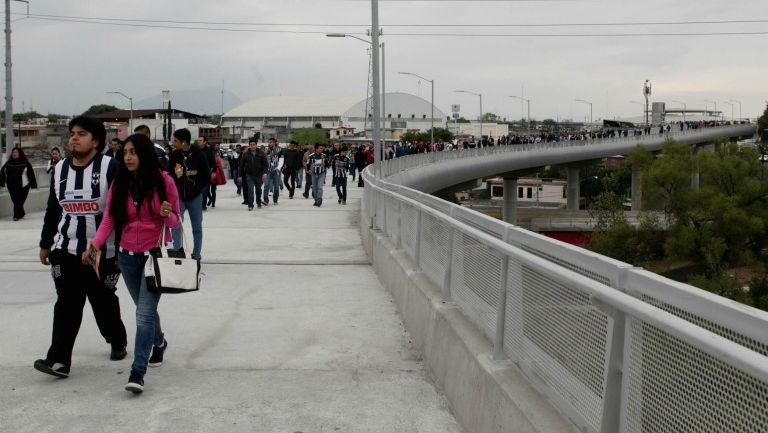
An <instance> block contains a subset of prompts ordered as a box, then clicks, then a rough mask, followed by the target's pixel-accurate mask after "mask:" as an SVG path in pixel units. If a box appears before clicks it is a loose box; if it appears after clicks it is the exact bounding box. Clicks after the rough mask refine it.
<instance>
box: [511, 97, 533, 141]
mask: <svg viewBox="0 0 768 433" xmlns="http://www.w3.org/2000/svg"><path fill="white" fill-rule="evenodd" d="M510 98H515V99H520V100H521V101H525V103H526V105H527V106H528V115H527V116H526V119H528V137H530V136H531V100H530V99H525V98H523V97H520V96H510Z"/></svg>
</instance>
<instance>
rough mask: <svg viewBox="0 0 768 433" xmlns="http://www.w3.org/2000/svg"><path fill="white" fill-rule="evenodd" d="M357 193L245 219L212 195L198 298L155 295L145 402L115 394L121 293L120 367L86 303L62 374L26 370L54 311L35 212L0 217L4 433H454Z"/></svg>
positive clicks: (121, 381)
mask: <svg viewBox="0 0 768 433" xmlns="http://www.w3.org/2000/svg"><path fill="white" fill-rule="evenodd" d="M353 185H354V184H353V183H352V182H351V181H350V199H349V204H348V205H347V206H341V205H338V204H337V203H336V200H335V194H334V193H333V192H332V191H331V187H330V185H328V186H326V200H325V204H324V205H323V207H322V208H321V209H316V208H314V207H312V202H311V200H305V199H304V198H302V197H301V196H297V198H296V199H293V200H288V197H287V194H285V195H284V196H282V197H281V199H280V204H279V206H270V207H268V208H264V209H261V210H258V209H256V210H254V211H253V212H248V211H247V210H246V208H245V206H242V205H241V204H240V201H241V199H240V198H239V197H236V196H235V194H234V188H233V187H232V186H231V185H226V186H224V187H220V191H219V198H218V203H217V207H216V208H215V209H209V211H208V212H207V213H206V214H205V216H204V244H203V262H204V266H203V272H204V273H205V277H204V281H203V287H202V289H201V291H200V292H199V293H195V294H187V295H165V296H164V297H163V299H162V300H161V302H160V314H161V317H162V321H163V328H164V331H165V332H166V336H167V338H168V341H169V348H168V351H167V352H166V357H165V360H166V362H165V363H164V364H163V366H162V367H160V368H157V369H150V371H149V372H148V374H147V376H146V378H145V379H146V390H145V392H144V394H142V395H139V396H134V395H133V394H131V393H129V392H127V391H125V390H124V389H123V386H124V385H125V383H126V381H127V375H128V373H129V369H130V364H131V361H132V352H133V350H132V349H133V348H132V342H133V336H134V334H135V321H134V313H135V308H134V306H133V303H132V302H131V300H130V297H129V296H128V294H127V292H126V290H125V288H124V286H123V285H122V282H121V283H120V287H119V289H118V294H119V296H120V299H121V302H122V305H121V307H122V311H123V320H124V322H125V324H126V328H127V329H128V338H129V340H130V341H131V343H130V344H129V356H128V358H127V359H125V360H123V361H118V362H113V361H109V359H108V358H109V346H108V345H107V344H106V343H104V341H103V339H102V338H101V337H100V336H99V334H98V330H97V328H96V325H95V322H94V319H93V315H92V313H91V311H90V308H89V307H88V306H86V311H85V313H84V318H83V326H82V328H81V331H80V335H79V337H78V340H77V344H76V346H75V353H74V358H73V365H72V371H71V375H70V377H69V378H68V379H56V378H53V377H51V376H46V375H44V374H42V373H39V372H37V371H35V370H34V369H33V368H32V362H33V361H34V360H35V359H36V358H40V357H44V355H45V352H46V350H47V348H48V345H49V343H50V333H51V320H52V310H53V303H54V300H55V292H54V289H53V282H52V280H51V277H50V274H49V271H48V268H46V267H44V266H42V265H40V264H39V262H38V261H37V254H38V248H37V243H38V241H39V233H40V228H41V225H42V214H41V213H37V214H28V216H27V217H26V218H25V219H24V220H22V221H20V222H16V223H14V222H12V221H10V220H9V219H4V220H3V221H0V238H1V239H2V245H3V248H2V250H1V251H0V431H1V432H15V433H21V432H35V433H40V432H114V431H125V432H135V431H141V432H288V433H292V432H304V433H310V432H382V433H385V432H386V433H396V432H398V433H399V432H408V433H410V432H436V433H437V432H439V433H450V432H460V431H461V428H460V427H459V426H458V424H457V423H456V421H455V420H454V418H453V416H452V415H451V413H450V410H449V408H448V407H447V402H446V400H445V398H444V397H443V396H442V395H441V394H439V393H438V391H437V390H436V389H435V387H434V386H433V384H432V382H431V381H430V380H429V379H428V378H427V377H426V374H425V372H424V369H423V366H422V364H421V362H420V357H419V354H418V353H417V352H416V351H415V350H414V349H413V348H412V344H411V341H410V337H409V335H408V333H407V332H406V331H405V329H404V328H403V325H402V322H401V318H400V316H399V315H398V314H397V312H396V310H395V307H394V304H393V302H392V299H391V297H390V295H389V294H388V293H387V292H386V290H385V289H383V288H382V286H381V285H380V283H379V281H378V279H377V277H376V275H375V273H374V271H373V269H372V267H371V266H370V265H369V263H368V257H367V256H366V255H365V253H364V251H363V249H362V246H361V243H360V237H359V234H358V229H357V220H358V218H359V209H360V193H361V191H360V190H359V189H358V188H357V187H356V186H353ZM283 192H284V193H285V192H286V191H283ZM188 235H191V232H190V231H188ZM189 237H190V240H191V236H189Z"/></svg>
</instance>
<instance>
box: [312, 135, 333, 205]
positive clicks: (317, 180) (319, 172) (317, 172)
mask: <svg viewBox="0 0 768 433" xmlns="http://www.w3.org/2000/svg"><path fill="white" fill-rule="evenodd" d="M307 168H308V169H309V171H310V172H311V173H312V196H313V197H314V198H315V204H313V205H312V206H317V207H320V206H322V205H323V186H324V185H325V171H326V170H327V168H328V157H327V156H325V154H324V153H323V146H322V145H321V144H319V143H315V153H313V154H312V155H310V156H309V159H308V160H307Z"/></svg>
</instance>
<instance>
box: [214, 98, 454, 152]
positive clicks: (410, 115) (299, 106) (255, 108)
mask: <svg viewBox="0 0 768 433" xmlns="http://www.w3.org/2000/svg"><path fill="white" fill-rule="evenodd" d="M366 103H367V101H366V99H360V97H359V96H358V97H303V96H302V97H299V96H270V97H264V98H258V99H254V100H251V101H248V102H246V103H244V104H242V105H240V106H238V107H236V108H234V109H232V110H230V111H229V112H227V113H225V114H224V117H223V119H222V125H223V128H222V129H223V131H222V132H223V135H224V137H226V138H227V139H228V141H241V140H245V139H247V138H248V137H252V136H254V135H255V133H260V135H261V137H262V140H265V139H266V138H269V137H275V138H277V139H278V140H280V141H283V142H284V141H287V140H289V139H290V135H291V133H292V131H294V130H296V129H300V128H312V127H317V126H318V125H319V127H320V128H322V129H325V130H327V131H330V130H333V129H339V128H353V129H354V131H355V134H357V135H362V134H363V132H364V131H365V132H367V134H365V135H367V136H369V137H370V136H371V127H372V126H371V121H370V119H371V115H370V110H369V114H368V119H366V115H365V114H366V105H367V104H366ZM384 110H386V111H385V113H384V115H383V116H382V117H383V118H384V119H385V121H384V123H383V125H382V126H383V127H384V129H385V130H386V131H387V134H386V137H385V138H389V137H393V136H394V137H397V136H399V135H400V134H401V133H402V132H405V131H408V130H419V131H427V130H429V128H431V126H432V117H431V116H432V106H431V104H430V103H429V101H426V100H424V99H422V98H420V97H418V96H414V95H410V94H407V93H399V92H395V93H387V94H386V98H385V103H384ZM434 116H435V117H434V125H435V127H445V125H446V120H447V119H446V117H445V114H444V113H443V112H442V111H441V110H439V109H438V108H436V107H435V109H434Z"/></svg>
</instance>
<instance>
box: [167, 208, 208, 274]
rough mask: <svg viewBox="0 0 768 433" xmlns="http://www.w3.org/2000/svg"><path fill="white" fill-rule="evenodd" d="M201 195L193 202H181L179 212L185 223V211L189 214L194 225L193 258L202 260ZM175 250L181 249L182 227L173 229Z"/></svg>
mask: <svg viewBox="0 0 768 433" xmlns="http://www.w3.org/2000/svg"><path fill="white" fill-rule="evenodd" d="M204 195H205V194H203V193H200V194H198V195H197V197H195V198H193V199H191V200H187V201H184V200H179V208H180V209H179V212H180V215H179V216H181V220H182V221H184V211H185V210H186V211H187V212H188V213H189V220H190V222H191V223H192V239H193V241H194V246H193V248H192V258H193V259H198V260H200V258H201V257H200V252H201V251H202V250H203V197H204ZM172 232H173V249H175V250H178V249H179V248H181V227H179V228H177V229H173V230H172Z"/></svg>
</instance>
